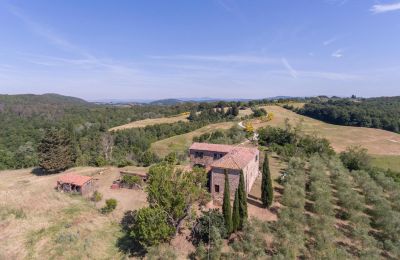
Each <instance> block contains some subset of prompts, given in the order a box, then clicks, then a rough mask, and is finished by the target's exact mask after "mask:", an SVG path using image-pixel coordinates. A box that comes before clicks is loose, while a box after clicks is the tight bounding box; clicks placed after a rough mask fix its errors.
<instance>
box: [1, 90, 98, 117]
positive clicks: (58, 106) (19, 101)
mask: <svg viewBox="0 0 400 260" xmlns="http://www.w3.org/2000/svg"><path fill="white" fill-rule="evenodd" d="M77 106H79V107H91V106H94V104H92V103H90V102H87V101H85V100H83V99H80V98H76V97H69V96H62V95H58V94H43V95H34V94H23V95H0V113H9V114H17V115H19V116H24V117H29V116H32V115H35V114H42V113H46V114H47V113H62V111H63V110H64V109H66V108H72V107H77Z"/></svg>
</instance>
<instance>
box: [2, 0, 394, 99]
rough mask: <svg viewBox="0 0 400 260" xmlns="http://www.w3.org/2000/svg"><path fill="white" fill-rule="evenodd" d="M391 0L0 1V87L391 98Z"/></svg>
mask: <svg viewBox="0 0 400 260" xmlns="http://www.w3.org/2000/svg"><path fill="white" fill-rule="evenodd" d="M399 46H400V1H399V0H387V1H386V0H380V1H377V0H264V1H261V0H252V1H249V0H243V1H239V0H189V1H188V0H180V1H175V0H168V1H162V0H159V1H153V0H135V1H128V0H126V1H122V0H121V1H100V0H98V1H81V0H69V1H50V0H49V1H44V0H38V1H2V0H0V93H6V94H16V93H38V94H40V93H48V92H52V93H60V94H66V95H72V96H78V97H82V98H85V99H89V100H96V99H159V98H171V97H178V98H179V97H219V98H261V97H268V96H277V95H289V96H310V95H320V94H325V95H339V96H349V95H351V94H356V95H358V96H366V97H368V96H382V95H400V47H399Z"/></svg>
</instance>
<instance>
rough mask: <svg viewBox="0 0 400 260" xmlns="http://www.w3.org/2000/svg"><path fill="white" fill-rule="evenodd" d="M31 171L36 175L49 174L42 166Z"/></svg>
mask: <svg viewBox="0 0 400 260" xmlns="http://www.w3.org/2000/svg"><path fill="white" fill-rule="evenodd" d="M31 173H32V174H34V175H36V176H44V175H48V173H47V172H46V171H45V170H43V169H42V168H40V167H36V168H33V169H32V171H31Z"/></svg>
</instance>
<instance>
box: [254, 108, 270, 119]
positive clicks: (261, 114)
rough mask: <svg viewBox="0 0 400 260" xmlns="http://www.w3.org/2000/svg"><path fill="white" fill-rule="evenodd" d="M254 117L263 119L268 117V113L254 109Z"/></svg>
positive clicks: (260, 109)
mask: <svg viewBox="0 0 400 260" xmlns="http://www.w3.org/2000/svg"><path fill="white" fill-rule="evenodd" d="M251 110H252V111H253V116H254V117H262V116H266V115H267V111H266V110H265V109H264V108H255V107H254V108H252V109H251Z"/></svg>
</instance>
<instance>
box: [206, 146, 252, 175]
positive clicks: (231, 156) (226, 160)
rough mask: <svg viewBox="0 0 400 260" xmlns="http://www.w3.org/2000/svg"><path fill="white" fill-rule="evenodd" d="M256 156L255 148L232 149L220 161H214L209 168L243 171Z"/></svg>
mask: <svg viewBox="0 0 400 260" xmlns="http://www.w3.org/2000/svg"><path fill="white" fill-rule="evenodd" d="M256 154H257V149H256V148H245V147H234V148H233V149H232V150H231V152H229V153H228V154H227V155H225V156H223V157H222V158H221V159H219V160H217V161H214V162H213V163H212V164H211V166H212V167H218V168H224V169H237V170H240V169H243V168H244V167H246V165H247V164H249V162H250V161H251V160H254V157H255V156H256Z"/></svg>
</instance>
